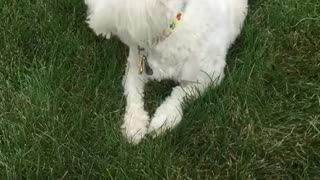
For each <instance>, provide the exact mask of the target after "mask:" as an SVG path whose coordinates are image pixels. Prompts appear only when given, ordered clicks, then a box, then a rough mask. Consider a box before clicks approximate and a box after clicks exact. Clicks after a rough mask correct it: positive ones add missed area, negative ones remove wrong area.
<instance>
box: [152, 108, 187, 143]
mask: <svg viewBox="0 0 320 180" xmlns="http://www.w3.org/2000/svg"><path fill="white" fill-rule="evenodd" d="M181 119H182V115H181V113H179V111H176V110H172V109H171V110H166V109H164V108H160V109H158V110H157V111H156V113H155V115H154V117H153V118H152V120H151V123H150V125H149V128H148V134H150V135H152V137H154V138H155V137H157V136H159V135H161V134H163V133H164V132H165V131H167V130H171V129H173V128H175V127H176V126H177V125H178V124H179V122H180V121H181Z"/></svg>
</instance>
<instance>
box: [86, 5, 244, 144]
mask: <svg viewBox="0 0 320 180" xmlns="http://www.w3.org/2000/svg"><path fill="white" fill-rule="evenodd" d="M85 3H86V4H87V6H88V24H89V26H90V28H92V29H93V31H94V32H95V33H96V34H97V35H103V36H105V37H106V38H110V36H111V35H116V36H118V37H119V38H120V39H121V41H122V42H124V43H125V44H126V45H128V46H129V48H130V50H129V51H130V52H129V57H128V61H127V70H126V74H125V76H124V78H123V86H124V92H125V95H126V98H127V104H126V112H125V116H124V123H123V125H122V126H121V130H122V133H123V135H124V136H125V137H126V138H127V139H128V141H129V142H131V143H133V144H137V143H139V142H140V141H141V140H142V139H143V138H144V137H145V135H146V134H148V133H149V134H151V135H153V136H157V135H159V134H161V133H163V132H164V131H165V130H168V129H172V128H174V127H175V126H177V124H179V122H180V121H181V119H182V104H183V101H184V99H185V98H186V97H187V96H198V95H199V94H200V93H201V92H203V91H204V90H205V89H206V88H207V87H208V86H209V85H210V84H213V85H218V84H219V83H220V81H221V80H222V79H223V77H224V67H225V65H226V55H227V51H228V49H229V47H230V46H231V45H232V43H233V42H234V41H235V39H236V37H237V36H238V35H239V34H240V30H241V26H242V24H243V21H244V20H245V17H246V15H247V3H248V2H247V0H85ZM162 79H173V80H175V81H177V82H179V86H177V87H175V88H173V91H172V93H171V95H170V96H169V97H167V98H166V100H165V101H164V102H163V103H162V104H161V106H160V107H159V108H158V109H157V110H156V112H155V114H154V115H153V117H152V118H150V117H149V115H148V113H147V112H146V111H145V109H144V100H143V98H144V86H145V84H146V83H147V82H148V81H149V80H162Z"/></svg>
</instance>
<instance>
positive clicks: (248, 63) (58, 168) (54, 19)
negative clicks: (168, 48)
mask: <svg viewBox="0 0 320 180" xmlns="http://www.w3.org/2000/svg"><path fill="white" fill-rule="evenodd" d="M250 5H251V7H250V14H249V17H248V19H247V22H246V25H245V28H244V31H243V33H242V35H241V37H240V38H239V40H238V41H237V43H236V44H235V46H234V47H233V48H232V49H231V51H230V53H229V56H228V69H226V72H227V77H226V78H225V80H224V81H223V83H222V85H221V86H219V87H217V88H211V89H210V90H209V91H208V92H206V93H205V94H204V95H203V96H202V97H201V98H199V99H194V100H192V101H190V102H189V103H187V104H186V107H185V110H184V112H185V116H184V120H183V122H182V124H181V125H180V126H179V127H178V128H177V129H175V130H174V131H172V132H171V133H168V134H167V135H165V136H162V137H159V138H156V139H152V138H150V137H148V138H147V139H145V141H144V142H143V143H142V144H140V145H138V146H132V145H129V144H127V143H126V141H125V140H124V139H123V138H122V137H121V134H120V130H119V127H120V125H121V121H122V117H123V111H124V103H125V101H124V98H123V97H122V94H123V93H122V91H123V89H122V87H121V76H122V74H123V72H124V64H125V58H126V55H127V49H126V48H125V46H124V45H123V44H121V43H120V42H119V41H117V40H112V41H105V40H103V39H101V38H98V37H96V36H95V35H94V34H93V33H92V32H91V31H90V30H89V29H88V28H87V26H86V24H85V23H84V20H85V11H86V9H85V6H84V5H83V3H82V2H81V1H79V0H64V1H62V0H60V1H59V0H50V1H49V0H47V1H45V0H23V1H22V0H19V1H18V0H2V1H1V6H0V8H1V10H0V179H47V178H49V179H97V178H103V179H120V180H122V179H138V180H141V179H175V180H176V179H319V178H320V2H319V0H304V1H302V0H255V1H253V0H252V1H251V2H250ZM171 86H172V84H171V83H161V84H159V83H151V84H150V85H149V86H148V88H147V97H146V98H147V100H148V102H147V104H146V106H147V109H149V110H150V111H154V109H155V108H156V107H157V106H158V105H159V104H160V103H161V101H162V100H163V98H164V95H163V94H169V92H170V87H171Z"/></svg>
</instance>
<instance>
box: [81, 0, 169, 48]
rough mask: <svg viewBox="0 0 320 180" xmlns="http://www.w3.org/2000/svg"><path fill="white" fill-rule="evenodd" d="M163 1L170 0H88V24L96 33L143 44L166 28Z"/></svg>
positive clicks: (128, 42)
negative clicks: (162, 14)
mask: <svg viewBox="0 0 320 180" xmlns="http://www.w3.org/2000/svg"><path fill="white" fill-rule="evenodd" d="M163 1H167V0H85V3H86V5H87V6H88V18H87V23H88V25H89V27H90V28H91V29H93V31H94V32H95V33H96V34H97V35H102V36H105V37H106V38H110V37H111V35H115V36H117V37H119V38H120V39H121V40H122V41H123V42H124V43H126V44H127V45H129V44H132V45H133V44H135V45H136V44H139V45H142V44H143V43H145V42H146V41H148V40H149V39H151V38H152V37H154V36H156V35H158V34H159V33H160V32H161V31H162V30H163V27H165V25H163V24H164V23H166V22H164V21H163V19H164V18H163V16H161V15H160V14H161V13H163V11H162V10H163V9H162V8H161V7H163V6H161V3H163ZM155 7H156V8H155Z"/></svg>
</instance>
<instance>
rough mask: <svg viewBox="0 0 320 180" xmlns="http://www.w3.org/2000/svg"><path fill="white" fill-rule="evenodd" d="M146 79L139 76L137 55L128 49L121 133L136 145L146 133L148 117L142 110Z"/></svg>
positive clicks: (142, 75)
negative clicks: (124, 106)
mask: <svg viewBox="0 0 320 180" xmlns="http://www.w3.org/2000/svg"><path fill="white" fill-rule="evenodd" d="M146 82H147V79H146V77H145V75H144V74H139V55H138V53H137V52H136V51H135V50H134V49H130V52H129V57H128V62H127V69H126V74H125V76H124V77H123V86H124V93H125V96H126V101H127V103H126V112H125V116H124V122H123V125H122V126H121V131H122V134H123V136H124V137H126V138H127V140H128V141H129V142H130V143H133V144H138V143H139V142H140V141H141V140H142V139H143V138H144V136H145V135H146V133H147V126H148V124H149V115H148V113H147V112H146V111H145V110H144V100H143V97H144V86H145V83H146Z"/></svg>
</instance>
